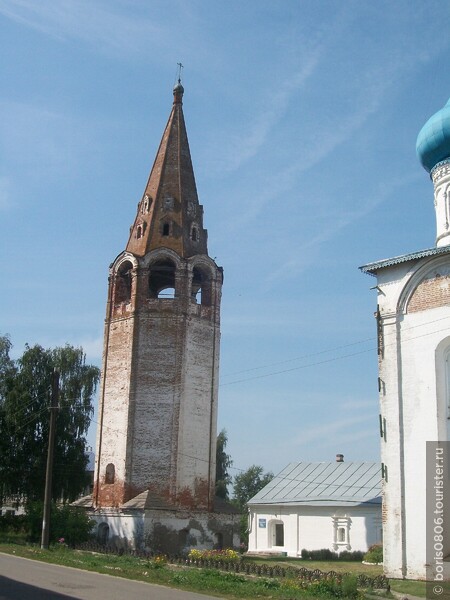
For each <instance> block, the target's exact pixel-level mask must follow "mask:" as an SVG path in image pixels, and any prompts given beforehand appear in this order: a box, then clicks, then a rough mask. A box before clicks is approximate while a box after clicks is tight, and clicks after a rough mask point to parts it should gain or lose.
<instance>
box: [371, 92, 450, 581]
mask: <svg viewBox="0 0 450 600" xmlns="http://www.w3.org/2000/svg"><path fill="white" fill-rule="evenodd" d="M417 153H418V156H419V158H420V160H421V163H422V165H423V166H424V168H425V169H426V171H428V172H429V173H430V176H431V180H432V182H433V185H434V207H435V211H436V223H437V237H436V246H435V247H433V248H429V249H426V250H421V251H418V252H413V253H411V254H405V255H403V256H397V257H394V258H389V259H386V260H381V261H378V262H374V263H371V264H367V265H365V266H363V267H361V269H362V271H363V272H365V273H368V274H370V275H373V276H375V277H376V278H377V286H376V288H377V291H378V305H377V311H376V317H377V329H378V361H379V397H380V439H381V460H382V467H383V482H382V489H383V532H384V568H385V573H386V575H387V576H389V577H397V578H419V579H425V578H426V579H430V580H437V581H439V580H442V579H444V580H445V579H447V580H450V562H448V561H449V560H450V556H449V555H450V462H449V455H448V442H449V439H450V101H449V102H448V103H447V105H446V106H445V107H444V108H443V109H442V110H440V111H439V112H437V113H436V114H435V115H434V116H432V117H431V119H430V120H429V121H428V122H427V123H426V124H425V125H424V127H423V128H422V130H421V132H420V133H419V136H418V140H417ZM446 559H447V560H446Z"/></svg>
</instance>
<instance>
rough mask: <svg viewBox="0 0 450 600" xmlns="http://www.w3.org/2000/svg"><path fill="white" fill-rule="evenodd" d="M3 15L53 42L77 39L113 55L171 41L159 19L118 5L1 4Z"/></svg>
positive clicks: (16, 0)
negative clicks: (51, 38)
mask: <svg viewBox="0 0 450 600" xmlns="http://www.w3.org/2000/svg"><path fill="white" fill-rule="evenodd" d="M0 13H1V14H3V15H4V16H5V17H7V18H9V19H12V20H13V21H16V22H17V23H19V24H21V25H24V26H26V27H30V28H32V29H34V30H36V31H39V32H40V33H42V34H45V35H47V36H50V37H53V38H54V39H57V40H61V41H63V40H67V39H78V40H82V41H83V42H87V43H89V44H95V46H96V48H99V49H108V50H110V51H111V50H114V51H118V50H120V51H121V52H124V51H126V52H133V53H137V52H139V51H142V50H144V49H145V48H148V47H149V45H150V46H153V45H155V44H159V45H163V46H166V45H167V44H168V43H169V40H170V39H171V36H170V35H169V29H168V28H167V27H165V26H163V25H162V24H161V23H160V22H158V21H157V19H156V18H153V19H151V18H150V17H148V16H143V15H138V14H137V11H136V10H135V11H133V12H132V11H129V10H128V9H127V6H126V5H123V6H122V7H120V5H118V4H117V2H108V3H106V2H88V1H86V0H77V1H76V2H75V1H73V0H60V1H59V2H53V1H52V2H49V1H48V0H40V1H39V2H35V1H34V0H1V2H0ZM133 15H134V16H133Z"/></svg>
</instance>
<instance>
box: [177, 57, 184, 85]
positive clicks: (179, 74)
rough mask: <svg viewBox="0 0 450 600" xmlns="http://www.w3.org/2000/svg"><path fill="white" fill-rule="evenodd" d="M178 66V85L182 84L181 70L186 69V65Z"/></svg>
mask: <svg viewBox="0 0 450 600" xmlns="http://www.w3.org/2000/svg"><path fill="white" fill-rule="evenodd" d="M177 65H178V83H181V69H184V65H182V64H181V63H180V62H179V63H177Z"/></svg>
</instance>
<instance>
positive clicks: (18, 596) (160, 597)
mask: <svg viewBox="0 0 450 600" xmlns="http://www.w3.org/2000/svg"><path fill="white" fill-rule="evenodd" d="M124 598H125V599H126V600H144V599H145V600H217V598H212V597H211V596H204V595H203V594H194V593H192V592H183V591H180V590H173V589H170V588H166V587H162V586H159V585H152V584H150V583H141V582H140V581H130V580H129V579H122V578H121V577H112V576H110V575H101V574H100V573H92V572H90V571H82V570H80V569H72V568H71V567H61V566H59V565H49V564H47V563H43V562H39V561H37V560H30V559H28V558H20V557H17V556H11V555H10V554H2V553H0V600H124Z"/></svg>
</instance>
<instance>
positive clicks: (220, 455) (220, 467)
mask: <svg viewBox="0 0 450 600" xmlns="http://www.w3.org/2000/svg"><path fill="white" fill-rule="evenodd" d="M227 442H228V436H227V432H226V430H225V429H222V431H221V432H220V433H219V435H218V436H217V446H216V496H218V497H219V498H223V499H224V500H228V485H229V484H230V483H231V481H232V479H231V476H230V474H229V473H228V469H229V468H230V467H231V465H232V464H233V461H232V460H231V457H230V455H229V454H227V453H226V452H225V448H226V447H227Z"/></svg>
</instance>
